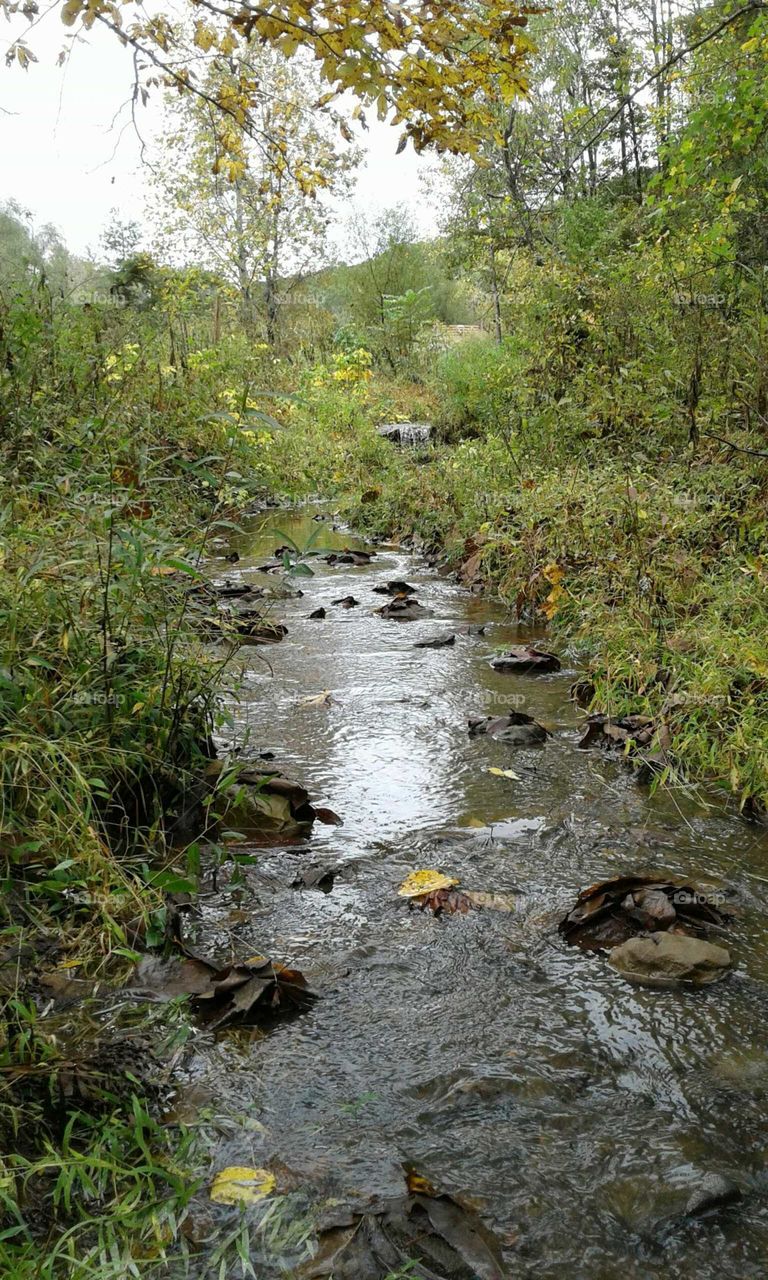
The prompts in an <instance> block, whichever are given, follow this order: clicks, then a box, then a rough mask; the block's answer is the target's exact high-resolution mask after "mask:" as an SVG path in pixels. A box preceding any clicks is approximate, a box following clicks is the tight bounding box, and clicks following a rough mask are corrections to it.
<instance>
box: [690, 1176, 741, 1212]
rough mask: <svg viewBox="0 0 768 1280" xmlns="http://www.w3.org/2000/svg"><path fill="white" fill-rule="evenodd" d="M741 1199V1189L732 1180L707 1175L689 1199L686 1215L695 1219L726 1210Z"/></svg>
mask: <svg viewBox="0 0 768 1280" xmlns="http://www.w3.org/2000/svg"><path fill="white" fill-rule="evenodd" d="M741 1198H742V1190H741V1187H740V1186H738V1184H737V1183H735V1182H732V1181H731V1179H730V1178H725V1177H723V1175H722V1174H721V1173H705V1174H704V1175H703V1177H702V1179H701V1181H700V1182H699V1183H698V1185H697V1186H695V1187H694V1188H693V1190H692V1191H691V1194H690V1195H689V1197H688V1201H687V1203H686V1206H685V1215H686V1217H688V1218H695V1217H698V1216H699V1215H700V1214H702V1213H709V1212H711V1211H712V1210H714V1209H724V1208H725V1207H726V1206H727V1205H730V1204H735V1203H736V1201H737V1200H741Z"/></svg>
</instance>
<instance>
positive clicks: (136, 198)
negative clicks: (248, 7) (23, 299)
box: [0, 6, 436, 256]
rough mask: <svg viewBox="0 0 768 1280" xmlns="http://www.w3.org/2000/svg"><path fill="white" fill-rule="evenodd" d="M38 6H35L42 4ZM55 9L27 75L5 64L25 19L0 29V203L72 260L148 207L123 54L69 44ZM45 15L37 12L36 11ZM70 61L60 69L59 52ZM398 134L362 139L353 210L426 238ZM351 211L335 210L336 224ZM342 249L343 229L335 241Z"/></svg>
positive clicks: (420, 163)
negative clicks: (402, 223)
mask: <svg viewBox="0 0 768 1280" xmlns="http://www.w3.org/2000/svg"><path fill="white" fill-rule="evenodd" d="M41 8H42V6H41ZM57 10H58V6H56V8H55V9H54V11H53V12H50V13H49V14H48V15H47V16H46V17H44V18H43V19H42V20H41V21H40V22H39V24H38V25H37V26H36V27H35V28H34V29H33V30H31V31H29V33H28V35H26V37H25V38H26V40H27V42H28V44H29V47H30V48H31V49H32V51H33V52H34V53H36V55H37V56H38V59H39V61H38V62H37V63H36V64H34V65H33V66H30V67H29V69H28V70H27V71H24V70H22V68H21V67H20V66H18V65H14V66H12V67H10V68H6V66H5V51H6V49H7V47H8V45H9V44H10V42H11V39H12V38H13V37H14V36H15V35H17V34H19V33H21V32H25V31H26V30H27V27H28V24H27V23H26V21H24V22H23V23H22V22H17V21H16V20H14V22H13V23H12V24H3V26H0V203H2V202H4V201H5V200H9V199H14V200H16V201H17V202H18V203H19V204H20V205H22V207H24V208H26V209H29V210H30V212H31V213H32V215H33V218H34V221H35V224H36V225H38V226H39V225H40V224H42V223H47V222H51V223H53V224H54V226H56V227H57V228H58V229H59V231H60V232H61V233H62V235H63V237H64V239H65V241H66V243H67V245H68V247H69V248H70V249H72V250H73V251H74V252H75V253H79V254H85V253H87V252H88V250H89V249H90V250H93V251H94V254H95V255H96V256H99V252H98V251H99V238H100V235H101V232H102V230H103V228H104V226H105V224H106V223H107V222H108V221H109V216H110V210H111V209H113V208H117V209H119V210H120V213H121V216H123V217H124V218H136V219H137V220H139V221H142V215H143V210H144V206H145V203H146V187H145V178H144V173H143V171H142V164H141V147H140V143H139V139H138V138H137V136H136V131H135V129H134V127H133V124H132V122H131V113H130V96H131V86H132V83H133V65H132V56H131V52H130V50H128V49H125V48H123V47H122V46H121V45H120V44H119V42H118V41H117V39H116V38H115V37H114V36H112V35H111V33H110V32H108V31H105V30H103V29H99V30H92V31H90V32H87V33H84V34H83V36H81V37H80V38H79V39H78V40H77V41H76V42H73V40H72V36H71V33H70V32H69V31H68V29H67V28H66V27H64V26H63V25H62V23H61V21H60V19H59V16H58V11H57ZM43 11H44V9H43ZM62 48H66V49H67V50H68V51H69V56H68V58H67V61H66V62H65V64H64V66H62V67H58V66H57V65H56V60H57V57H58V54H59V51H60V50H61V49H62ZM161 93H162V91H161V90H156V91H155V94H154V101H151V102H150V104H149V106H148V107H146V108H141V107H139V108H138V109H137V122H138V125H139V130H140V131H141V133H142V134H143V135H144V136H145V138H146V140H147V141H152V139H153V138H154V137H156V136H157V134H158V132H160V122H161V118H162V112H161ZM398 137H399V130H398V129H393V128H391V127H389V126H387V125H382V124H379V123H378V122H377V121H375V120H373V121H372V122H371V128H370V132H368V133H365V134H363V135H362V137H361V142H362V145H363V146H364V147H365V148H366V149H367V152H368V158H367V161H366V163H365V167H361V168H360V170H359V171H358V182H357V191H356V193H355V195H354V199H353V202H354V204H355V205H356V206H359V207H361V208H364V209H372V210H381V209H383V208H386V207H388V206H390V205H393V204H396V203H400V202H404V203H406V204H407V205H408V206H409V208H410V209H411V210H412V212H413V215H414V219H415V221H416V223H417V225H418V226H419V228H420V230H421V231H422V233H423V234H425V235H429V234H431V233H434V231H435V230H436V227H435V216H434V212H433V211H432V210H430V208H429V202H428V200H427V198H426V197H425V195H424V193H423V191H422V190H421V188H420V184H419V175H420V174H421V173H423V172H424V171H425V169H426V168H427V166H428V163H429V162H428V161H426V160H425V159H423V158H421V157H419V156H416V155H414V153H413V151H412V149H411V148H410V147H409V148H408V150H407V151H406V152H404V153H403V154H402V155H400V156H396V155H395V148H396V146H397V141H398ZM349 212H350V209H349V204H348V203H347V205H346V207H345V208H342V209H340V210H339V220H340V223H342V224H343V221H344V219H345V217H346V216H347V215H348V214H349ZM334 239H335V241H336V242H337V244H339V245H340V246H342V248H343V244H344V239H343V231H342V230H341V228H340V229H339V231H338V232H337V233H336V235H335V236H334Z"/></svg>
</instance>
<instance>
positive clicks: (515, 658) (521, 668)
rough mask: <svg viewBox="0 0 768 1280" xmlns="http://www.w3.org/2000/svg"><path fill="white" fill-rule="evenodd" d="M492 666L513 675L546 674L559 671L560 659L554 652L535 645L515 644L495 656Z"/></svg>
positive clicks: (495, 669)
mask: <svg viewBox="0 0 768 1280" xmlns="http://www.w3.org/2000/svg"><path fill="white" fill-rule="evenodd" d="M491 666H492V667H493V669H494V671H504V672H510V673H511V674H513V675H545V674H546V673H547V672H550V671H559V670H560V667H561V663H560V659H559V658H557V657H556V656H555V654H554V653H547V652H546V650H544V649H537V648H535V647H534V646H533V645H524V644H520V645H514V646H513V647H512V648H511V649H509V650H508V651H507V653H502V654H499V656H498V658H493V659H492V661H491Z"/></svg>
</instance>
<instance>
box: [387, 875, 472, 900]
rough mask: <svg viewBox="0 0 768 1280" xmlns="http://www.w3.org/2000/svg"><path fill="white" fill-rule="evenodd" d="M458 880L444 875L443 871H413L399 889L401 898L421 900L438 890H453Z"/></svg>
mask: <svg viewBox="0 0 768 1280" xmlns="http://www.w3.org/2000/svg"><path fill="white" fill-rule="evenodd" d="M458 883H459V882H458V880H455V879H452V878H451V877H450V876H445V875H443V873H442V871H431V870H429V871H412V872H411V874H410V875H409V876H408V877H407V878H406V879H405V880H404V881H403V883H402V884H401V885H400V888H399V889H398V891H397V892H398V893H399V895H400V897H401V898H420V897H422V895H424V894H427V893H434V892H435V891H436V890H438V889H451V888H453V886H454V885H456V884H458Z"/></svg>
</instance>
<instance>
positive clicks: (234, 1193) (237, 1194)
mask: <svg viewBox="0 0 768 1280" xmlns="http://www.w3.org/2000/svg"><path fill="white" fill-rule="evenodd" d="M275 1185H276V1183H275V1176H274V1174H272V1173H270V1172H269V1171H268V1170H267V1169H249V1168H248V1167H247V1166H243V1167H241V1166H240V1165H233V1166H232V1167H231V1168H229V1169H222V1170H221V1171H220V1172H219V1173H217V1174H216V1177H215V1178H214V1180H213V1182H212V1184H211V1200H212V1201H213V1203H214V1204H258V1203H259V1201H260V1200H264V1199H266V1197H267V1196H268V1195H271V1194H272V1192H273V1191H274V1189H275Z"/></svg>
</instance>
